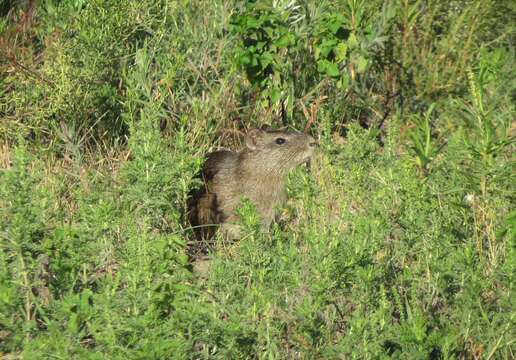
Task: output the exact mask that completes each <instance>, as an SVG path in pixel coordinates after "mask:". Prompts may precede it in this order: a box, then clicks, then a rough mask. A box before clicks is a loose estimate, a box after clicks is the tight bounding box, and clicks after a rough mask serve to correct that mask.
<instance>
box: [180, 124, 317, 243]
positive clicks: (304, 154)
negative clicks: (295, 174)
mask: <svg viewBox="0 0 516 360" xmlns="http://www.w3.org/2000/svg"><path fill="white" fill-rule="evenodd" d="M245 145H246V146H245V148H244V149H242V150H241V151H239V152H233V151H216V152H213V153H210V154H209V155H208V157H207V160H206V162H205V164H204V167H203V170H202V177H203V180H204V184H205V186H203V187H202V188H201V189H200V190H199V191H197V193H195V194H194V195H193V196H192V197H191V198H190V202H189V220H190V223H191V225H192V226H193V227H194V228H195V229H196V230H197V231H196V232H197V235H198V236H200V237H201V238H204V239H206V238H209V237H211V236H212V235H213V233H214V231H215V230H216V227H214V226H213V225H214V224H220V227H221V230H222V231H223V233H224V235H225V236H226V237H227V238H229V239H233V240H234V239H238V238H239V237H241V235H242V234H240V230H239V228H238V227H237V226H235V225H233V223H235V222H236V220H237V216H236V214H235V210H236V208H237V207H238V206H239V204H240V202H241V200H242V198H243V197H246V198H248V199H249V200H251V201H252V202H253V203H254V205H255V206H256V210H257V212H258V214H259V215H260V217H261V219H262V226H263V228H264V229H265V230H267V229H268V228H269V226H270V224H271V222H272V221H273V219H274V212H275V211H274V210H275V208H276V207H277V206H278V205H281V204H282V203H283V202H284V201H285V200H286V193H285V176H286V175H287V173H288V172H289V171H290V170H292V169H293V168H295V167H296V166H298V165H300V164H302V163H305V162H307V161H308V160H309V159H310V158H311V156H312V154H313V152H314V148H315V146H316V145H317V143H316V142H315V140H314V138H313V137H311V136H309V135H305V134H300V133H294V132H289V131H283V130H278V131H269V130H267V131H266V130H261V129H252V130H250V131H249V132H248V133H247V135H246V137H245Z"/></svg>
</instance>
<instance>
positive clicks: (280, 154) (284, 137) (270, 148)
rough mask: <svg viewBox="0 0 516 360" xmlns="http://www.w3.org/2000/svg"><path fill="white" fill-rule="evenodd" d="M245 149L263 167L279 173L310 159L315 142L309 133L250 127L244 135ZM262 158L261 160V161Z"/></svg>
mask: <svg viewBox="0 0 516 360" xmlns="http://www.w3.org/2000/svg"><path fill="white" fill-rule="evenodd" d="M245 144H246V147H247V149H246V150H245V151H246V152H247V153H248V154H250V156H251V157H252V158H253V159H254V160H255V162H256V160H259V161H260V164H256V165H257V166H263V167H264V168H267V169H270V170H275V171H277V172H280V173H285V172H288V171H289V170H291V169H293V168H294V167H296V166H298V165H300V164H302V163H305V162H307V161H308V160H310V158H311V157H312V155H313V153H314V149H315V147H316V146H317V142H316V141H315V139H314V138H313V137H311V136H310V135H306V134H302V133H296V132H290V131H283V130H277V131H265V130H261V129H252V130H249V132H248V133H247V135H246V138H245ZM262 160H263V161H262Z"/></svg>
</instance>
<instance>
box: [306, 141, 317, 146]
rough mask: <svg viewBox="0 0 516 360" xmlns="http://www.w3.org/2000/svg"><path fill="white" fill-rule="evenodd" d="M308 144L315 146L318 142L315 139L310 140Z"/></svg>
mask: <svg viewBox="0 0 516 360" xmlns="http://www.w3.org/2000/svg"><path fill="white" fill-rule="evenodd" d="M308 145H310V147H316V146H318V145H319V143H318V142H317V141H315V140H314V141H311V142H310V143H309V144H308Z"/></svg>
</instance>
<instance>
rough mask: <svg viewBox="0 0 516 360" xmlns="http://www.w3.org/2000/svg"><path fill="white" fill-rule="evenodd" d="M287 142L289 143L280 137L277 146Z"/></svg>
mask: <svg viewBox="0 0 516 360" xmlns="http://www.w3.org/2000/svg"><path fill="white" fill-rule="evenodd" d="M286 141H287V140H285V139H283V138H281V137H280V138H277V139H276V144H278V145H281V144H284V143H285V142H286Z"/></svg>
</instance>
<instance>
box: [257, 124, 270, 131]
mask: <svg viewBox="0 0 516 360" xmlns="http://www.w3.org/2000/svg"><path fill="white" fill-rule="evenodd" d="M260 129H262V130H263V131H271V130H272V126H270V125H269V124H263V125H262V126H261V127H260Z"/></svg>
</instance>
